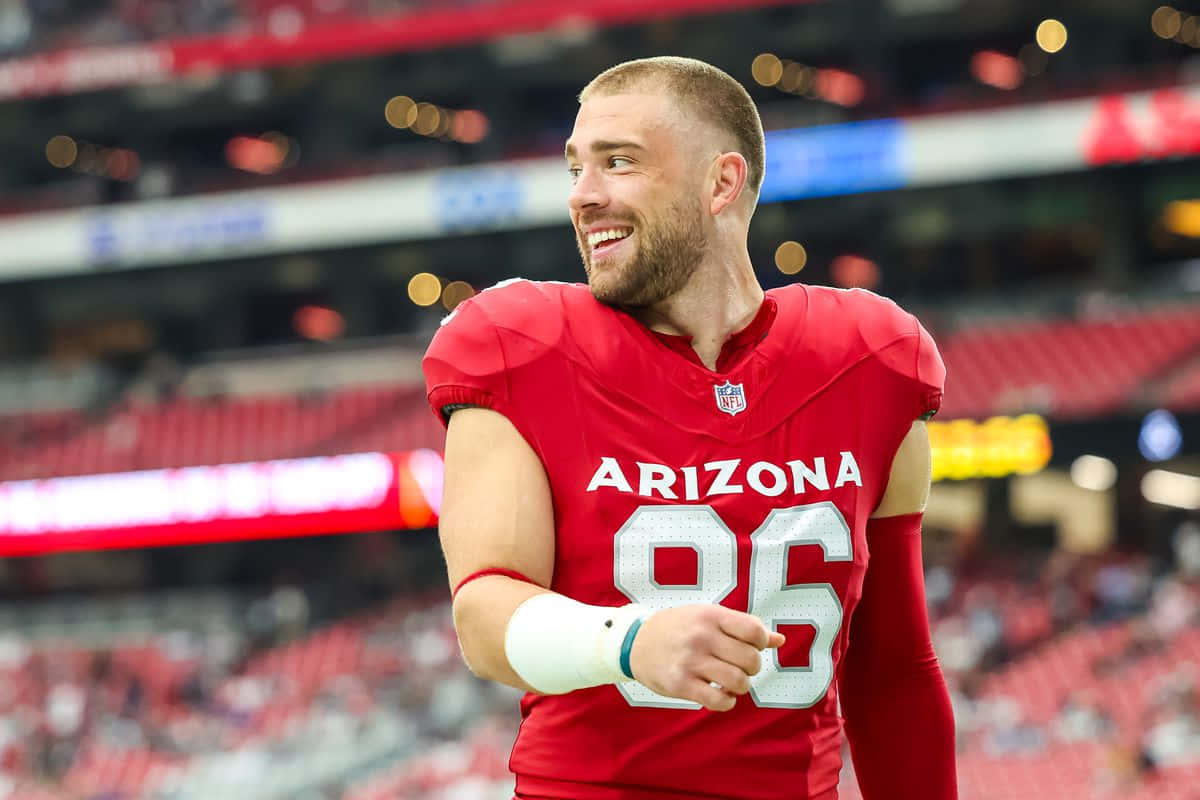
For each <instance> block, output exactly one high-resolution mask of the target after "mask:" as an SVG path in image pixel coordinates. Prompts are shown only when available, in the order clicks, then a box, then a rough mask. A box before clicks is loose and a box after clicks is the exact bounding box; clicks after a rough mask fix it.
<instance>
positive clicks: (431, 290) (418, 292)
mask: <svg viewBox="0 0 1200 800" xmlns="http://www.w3.org/2000/svg"><path fill="white" fill-rule="evenodd" d="M441 296H442V281H441V279H440V278H438V276H437V275H434V274H432V273H430V272H418V273H417V274H416V275H413V276H412V278H411V279H410V280H409V281H408V299H409V300H412V301H413V302H414V303H416V304H417V305H419V306H431V305H433V304H434V303H436V302H437V301H438V298H439V297H441Z"/></svg>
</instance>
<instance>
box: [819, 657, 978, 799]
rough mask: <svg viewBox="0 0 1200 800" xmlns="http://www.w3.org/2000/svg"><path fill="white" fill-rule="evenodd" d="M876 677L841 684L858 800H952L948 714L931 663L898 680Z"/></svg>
mask: <svg viewBox="0 0 1200 800" xmlns="http://www.w3.org/2000/svg"><path fill="white" fill-rule="evenodd" d="M880 666H881V667H882V665H880ZM847 678H849V680H847ZM879 678H880V675H879V672H878V671H876V672H875V673H874V674H873V675H868V674H863V675H854V676H844V677H843V680H842V713H843V715H844V717H845V721H846V727H845V730H846V738H847V739H848V740H849V742H850V754H851V757H852V758H853V760H854V767H855V773H856V774H857V776H858V784H859V787H860V789H861V790H862V795H863V798H864V800H907V798H920V800H954V798H957V797H958V789H957V777H956V773H955V765H954V714H953V711H952V710H951V706H950V694H949V692H948V691H947V690H946V682H945V680H944V679H943V677H942V671H941V669H940V667H939V666H938V663H937V660H936V658H932V657H931V658H930V659H929V661H928V662H927V663H925V664H922V665H920V666H919V668H918V669H917V670H916V671H914V672H913V673H911V674H908V675H906V676H902V677H900V678H899V679H895V680H890V681H888V682H887V683H882V684H881V683H880V681H879Z"/></svg>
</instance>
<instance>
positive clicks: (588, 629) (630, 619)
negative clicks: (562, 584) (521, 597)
mask: <svg viewBox="0 0 1200 800" xmlns="http://www.w3.org/2000/svg"><path fill="white" fill-rule="evenodd" d="M649 614H650V610H649V609H647V608H645V607H644V606H638V605H632V604H631V605H625V606H619V607H609V606H589V605H586V604H584V603H580V602H578V601H576V600H572V599H571V598H569V597H563V596H562V595H561V594H554V593H548V594H539V595H534V596H533V597H531V598H529V599H528V600H526V601H525V602H524V603H522V604H521V605H519V606H517V610H516V611H514V612H513V615H512V617H511V618H510V619H509V621H508V628H507V629H506V630H505V633H504V654H505V655H506V656H507V657H508V663H509V665H510V666H511V667H512V668H513V671H514V672H516V673H517V674H518V675H520V676H521V680H523V681H525V682H526V683H527V684H529V685H530V686H532V687H533V688H534V689H536V690H537V691H539V692H541V693H542V694H565V693H566V692H572V691H574V690H576V689H585V688H587V687H589V686H600V685H602V684H606V683H623V682H625V681H629V680H632V678H630V677H629V676H628V675H626V674H625V673H624V672H623V671H622V669H621V648H622V646H625V645H628V647H627V652H626V655H625V658H626V662H628V658H629V656H628V649H630V648H631V647H632V641H630V642H629V643H627V642H626V636H627V635H628V634H629V633H630V629H631V628H633V626H634V625H641V621H642V620H643V619H644V618H645V617H647V616H649ZM634 635H636V631H634Z"/></svg>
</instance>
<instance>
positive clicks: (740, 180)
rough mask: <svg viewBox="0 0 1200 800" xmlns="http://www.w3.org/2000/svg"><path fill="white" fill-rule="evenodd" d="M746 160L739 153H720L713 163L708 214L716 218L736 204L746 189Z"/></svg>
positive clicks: (747, 170) (747, 171)
mask: <svg viewBox="0 0 1200 800" xmlns="http://www.w3.org/2000/svg"><path fill="white" fill-rule="evenodd" d="M749 169H750V168H749V166H748V165H747V164H746V158H745V157H744V156H743V155H742V154H741V153H733V152H730V153H722V154H721V155H719V156H717V157H716V159H715V160H714V161H713V167H712V173H711V175H712V197H711V198H710V200H709V212H710V213H711V214H712V215H713V216H716V215H717V214H720V213H721V212H722V211H724V210H725V209H726V208H728V207H729V206H731V205H733V204H734V203H735V202H737V199H738V198H739V197H741V196H742V191H743V190H744V189H745V188H746V176H747V174H748V173H749Z"/></svg>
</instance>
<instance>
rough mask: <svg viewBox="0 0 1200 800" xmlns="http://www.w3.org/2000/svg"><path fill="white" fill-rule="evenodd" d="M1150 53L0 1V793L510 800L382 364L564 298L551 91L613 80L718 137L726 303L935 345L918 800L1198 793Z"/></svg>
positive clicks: (608, 18) (846, 2)
mask: <svg viewBox="0 0 1200 800" xmlns="http://www.w3.org/2000/svg"><path fill="white" fill-rule="evenodd" d="M1197 48H1200V7H1196V6H1192V7H1191V8H1189V7H1186V6H1184V5H1182V4H1180V5H1177V6H1170V5H1162V4H1161V3H1159V2H1142V0H1076V1H1075V2H1061V3H1051V4H1047V3H1038V2H1032V0H837V1H836V2H834V1H833V0H826V1H825V2H818V1H815V0H814V2H807V3H785V2H778V1H777V0H776V1H775V2H769V1H767V0H757V1H755V0H639V2H626V1H625V0H606V2H597V1H596V0H582V1H581V2H570V3H568V2H548V1H547V0H493V1H492V2H488V1H487V0H474V2H472V0H189V2H186V3H185V2H173V1H172V0H89V1H88V2H83V1H82V0H0V281H2V284H0V556H3V558H2V559H0V798H9V799H12V800H17V799H20V800H52V799H53V798H71V799H72V800H100V798H105V800H134V798H144V799H146V800H193V799H195V800H215V799H217V798H228V797H237V798H239V800H259V799H261V800H277V799H282V798H295V799H298V800H386V799H387V798H457V799H460V800H474V798H480V799H485V798H498V799H499V798H508V797H509V796H510V795H509V794H508V792H509V790H510V787H511V783H510V780H509V777H508V773H507V770H506V759H507V752H508V748H509V746H510V744H511V741H512V737H513V734H514V731H515V726H516V723H517V718H518V715H517V710H516V705H515V700H516V697H515V695H514V693H513V692H509V691H506V690H504V689H503V688H501V687H496V686H492V685H488V684H484V683H481V682H479V681H477V680H475V679H474V678H472V677H471V676H470V675H469V674H468V673H467V672H466V670H465V668H464V667H463V666H462V664H461V663H460V659H459V657H458V652H457V646H456V643H455V641H454V637H453V632H452V630H451V627H450V618H449V606H448V592H447V590H446V587H445V583H444V582H445V578H444V574H443V566H442V563H441V560H440V555H439V553H438V549H437V542H436V537H435V534H434V531H433V525H434V524H435V520H436V510H437V506H438V500H439V494H440V480H441V472H440V470H441V461H440V456H439V453H440V446H441V443H442V434H441V431H440V429H439V428H438V426H437V425H436V423H435V421H434V420H433V418H432V416H431V415H430V413H429V412H428V410H427V408H426V407H425V405H424V399H423V392H422V388H421V379H420V371H419V357H420V354H421V352H422V351H423V348H424V346H425V345H426V344H427V342H428V339H429V337H430V335H431V332H432V331H433V330H434V329H435V328H436V326H437V324H438V322H439V320H440V318H441V317H442V316H443V315H444V314H445V313H446V312H447V309H449V308H452V307H453V306H454V304H455V303H456V302H459V301H461V300H462V299H463V298H464V297H467V296H469V295H471V294H472V293H473V292H475V291H477V290H479V289H481V288H484V287H486V286H488V285H490V284H492V283H495V282H496V281H499V280H502V279H505V278H508V277H512V276H515V275H520V276H524V277H529V278H539V279H557V280H578V279H580V278H581V275H582V273H581V269H580V266H579V261H578V257H577V255H576V253H575V248H574V240H573V238H572V235H571V233H570V230H569V229H568V227H567V226H566V224H565V222H566V219H565V213H564V210H565V206H564V202H565V196H566V192H567V187H568V180H567V176H566V173H565V169H564V167H563V164H562V161H561V148H562V143H563V141H564V139H565V138H566V136H567V134H568V133H569V131H570V128H571V125H572V121H573V118H574V113H575V109H576V103H575V99H574V96H575V94H576V93H577V91H578V90H579V88H580V87H581V86H582V85H583V84H584V83H585V82H586V81H587V80H588V79H590V78H591V77H592V76H593V75H594V74H595V73H596V72H598V71H600V70H601V69H603V68H605V67H607V66H610V65H611V64H613V63H616V62H618V61H621V60H624V59H627V58H634V57H639V56H645V55H656V54H677V55H688V56H695V57H698V58H702V59H705V60H708V61H710V62H712V63H714V64H717V65H718V66H720V67H722V68H724V69H725V70H727V71H728V72H730V73H731V74H733V75H734V76H736V77H737V78H738V79H740V80H741V81H742V82H743V83H744V84H746V85H747V87H748V88H749V89H750V90H751V92H752V94H753V96H754V98H755V100H756V101H757V102H758V104H759V106H760V108H761V110H762V115H763V119H764V122H765V124H766V127H767V128H768V160H769V167H768V178H767V184H766V186H765V187H764V195H763V203H762V205H761V207H760V209H759V211H758V213H757V216H756V218H755V221H754V224H753V228H752V230H751V241H750V247H751V254H752V256H753V257H754V259H755V262H756V264H757V265H758V267H759V273H760V278H761V280H762V282H763V283H764V284H765V285H767V286H773V285H780V284H784V283H787V282H790V281H794V280H804V281H806V282H809V283H822V284H832V285H837V286H862V287H867V288H871V289H873V290H875V291H878V292H881V293H883V294H886V295H888V296H891V297H894V298H895V299H897V300H898V301H899V302H901V303H902V304H903V305H905V306H906V307H907V308H910V309H912V310H915V311H917V312H918V313H919V315H920V316H921V318H922V320H923V321H924V322H925V324H926V325H927V326H928V327H929V328H930V329H931V330H932V331H933V332H934V334H935V336H936V337H937V339H938V341H939V343H940V346H941V348H942V352H943V354H944V356H945V360H946V363H947V365H948V370H949V377H948V380H947V394H946V400H945V405H944V407H943V410H942V413H941V414H940V416H939V420H940V422H939V423H938V424H937V425H936V426H935V427H934V428H933V429H932V437H933V441H934V446H935V462H936V463H935V472H936V478H937V483H936V485H935V487H934V492H933V498H932V500H931V501H930V505H929V510H928V514H927V517H926V519H927V525H926V533H925V539H926V553H925V558H926V566H927V583H928V593H929V604H930V614H931V618H932V620H933V624H934V630H935V634H934V635H935V643H936V646H937V649H938V652H939V654H940V657H941V659H942V664H943V667H944V669H945V672H946V675H947V678H948V680H949V682H950V685H951V687H952V691H953V696H954V703H955V708H956V715H957V720H958V732H959V754H960V755H959V758H960V761H959V770H960V776H961V785H962V797H963V798H964V799H965V800H985V799H986V800H1017V799H1018V798H1054V799H1055V800H1059V799H1063V798H1092V797H1110V796H1111V797H1122V798H1150V797H1153V798H1182V799H1183V800H1194V799H1195V798H1200V709H1198V705H1197V691H1198V689H1200V685H1198V679H1200V677H1198V674H1197V664H1198V662H1200V616H1198V608H1200V517H1198V516H1197V509H1198V508H1200V460H1198V459H1197V457H1196V454H1197V452H1198V446H1200V414H1198V411H1200V162H1198V161H1197V156H1198V155H1200V52H1198V51H1197ZM333 534H339V535H333ZM340 534H347V535H340ZM898 724H902V723H898ZM844 796H845V797H847V798H851V800H854V799H855V798H857V797H858V793H857V790H856V789H855V788H854V782H853V779H852V777H851V775H850V772H849V767H848V768H847V775H846V782H845V790H844Z"/></svg>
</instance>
